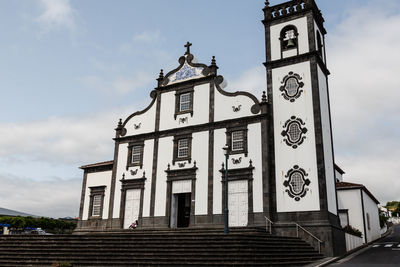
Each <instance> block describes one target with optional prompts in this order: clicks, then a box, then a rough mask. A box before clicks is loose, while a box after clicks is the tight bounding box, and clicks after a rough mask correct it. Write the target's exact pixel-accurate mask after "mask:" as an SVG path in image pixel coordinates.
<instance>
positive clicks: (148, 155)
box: [113, 139, 154, 218]
mask: <svg viewBox="0 0 400 267" xmlns="http://www.w3.org/2000/svg"><path fill="white" fill-rule="evenodd" d="M128 146H129V144H128V143H123V144H120V145H119V148H118V161H117V162H118V163H117V173H116V181H115V193H114V209H113V218H119V214H120V205H121V188H122V184H121V182H120V180H121V179H122V176H123V175H124V174H125V179H138V178H142V177H143V174H144V173H145V177H146V178H147V179H146V181H145V185H144V196H143V217H147V216H149V215H150V194H151V176H152V168H153V149H154V140H153V139H151V140H145V142H144V148H143V149H144V150H143V165H142V168H140V167H139V166H134V167H129V169H128V170H126V165H127V160H128ZM131 170H132V171H134V172H135V171H136V174H132V173H131Z"/></svg>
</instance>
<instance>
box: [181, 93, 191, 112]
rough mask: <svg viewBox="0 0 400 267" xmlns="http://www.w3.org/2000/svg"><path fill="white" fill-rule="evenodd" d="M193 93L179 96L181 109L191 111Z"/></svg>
mask: <svg viewBox="0 0 400 267" xmlns="http://www.w3.org/2000/svg"><path fill="white" fill-rule="evenodd" d="M190 94H191V93H184V94H181V95H180V96H179V111H180V112H182V111H190V106H191V105H190V100H191V97H190Z"/></svg>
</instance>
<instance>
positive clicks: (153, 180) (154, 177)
mask: <svg viewBox="0 0 400 267" xmlns="http://www.w3.org/2000/svg"><path fill="white" fill-rule="evenodd" d="M160 110H161V93H160V91H158V92H157V107H156V121H155V127H154V128H155V132H158V130H159V129H160ZM137 138H138V137H137V136H133V137H131V139H132V140H135V139H137ZM143 139H145V138H144V136H143ZM149 139H154V149H153V165H152V166H153V167H152V174H151V194H150V217H154V207H155V201H156V184H157V163H158V143H159V139H158V137H153V138H149Z"/></svg>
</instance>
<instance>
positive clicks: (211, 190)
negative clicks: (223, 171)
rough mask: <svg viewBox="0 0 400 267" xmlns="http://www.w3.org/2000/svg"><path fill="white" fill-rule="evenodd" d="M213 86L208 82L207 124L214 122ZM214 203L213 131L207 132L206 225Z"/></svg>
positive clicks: (209, 221)
mask: <svg viewBox="0 0 400 267" xmlns="http://www.w3.org/2000/svg"><path fill="white" fill-rule="evenodd" d="M214 90H215V86H214V82H210V101H209V102H210V113H209V122H210V123H213V122H214V106H215V91H214ZM213 201H214V130H209V131H208V187H207V214H208V216H207V217H208V218H209V220H208V223H212V222H213V221H212V214H213Z"/></svg>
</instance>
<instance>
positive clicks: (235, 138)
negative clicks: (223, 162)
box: [232, 131, 244, 151]
mask: <svg viewBox="0 0 400 267" xmlns="http://www.w3.org/2000/svg"><path fill="white" fill-rule="evenodd" d="M243 136H244V135H243V131H235V132H232V151H241V150H243V149H244V145H243V144H244V138H243Z"/></svg>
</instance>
